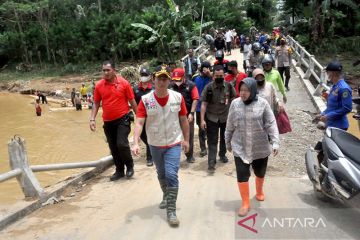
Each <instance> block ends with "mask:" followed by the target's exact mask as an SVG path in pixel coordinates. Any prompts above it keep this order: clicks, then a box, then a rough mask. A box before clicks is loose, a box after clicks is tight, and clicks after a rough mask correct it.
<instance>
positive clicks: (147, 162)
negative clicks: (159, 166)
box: [146, 159, 154, 167]
mask: <svg viewBox="0 0 360 240" xmlns="http://www.w3.org/2000/svg"><path fill="white" fill-rule="evenodd" d="M152 165H154V162H153V160H152V159H148V160H146V166H148V167H151V166H152Z"/></svg>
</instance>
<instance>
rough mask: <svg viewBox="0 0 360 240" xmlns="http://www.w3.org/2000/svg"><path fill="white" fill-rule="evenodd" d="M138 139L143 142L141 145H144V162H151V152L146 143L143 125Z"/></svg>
mask: <svg viewBox="0 0 360 240" xmlns="http://www.w3.org/2000/svg"><path fill="white" fill-rule="evenodd" d="M140 139H141V141H143V143H145V145H146V160H152V156H151V152H150V147H149V144H148V141H147V135H146V130H145V125H144V128H143V130H142V132H141V134H140Z"/></svg>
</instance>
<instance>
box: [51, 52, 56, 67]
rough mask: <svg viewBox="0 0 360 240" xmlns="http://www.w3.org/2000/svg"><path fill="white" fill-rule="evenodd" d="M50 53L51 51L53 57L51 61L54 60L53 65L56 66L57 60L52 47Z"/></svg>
mask: <svg viewBox="0 0 360 240" xmlns="http://www.w3.org/2000/svg"><path fill="white" fill-rule="evenodd" d="M51 53H52V57H53V61H54V65H55V66H57V62H56V55H55V51H54V49H51Z"/></svg>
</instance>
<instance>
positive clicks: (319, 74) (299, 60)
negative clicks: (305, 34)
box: [287, 36, 329, 96]
mask: <svg viewBox="0 0 360 240" xmlns="http://www.w3.org/2000/svg"><path fill="white" fill-rule="evenodd" d="M287 40H288V43H289V46H291V47H292V48H293V49H294V54H295V60H296V64H295V65H296V67H300V68H305V69H306V71H305V75H304V78H305V79H310V77H311V76H312V77H314V78H315V79H316V81H317V82H318V84H317V86H316V87H315V91H314V92H312V93H311V94H312V95H315V96H319V95H320V94H321V90H322V89H324V88H325V89H329V87H328V86H327V85H326V82H327V79H326V74H325V71H324V69H325V68H324V66H322V65H321V64H320V63H319V62H318V61H317V60H316V59H315V56H314V55H312V54H310V53H309V52H308V51H306V49H305V48H304V47H303V46H301V45H300V44H299V42H297V41H296V40H295V39H294V38H292V37H291V36H287Z"/></svg>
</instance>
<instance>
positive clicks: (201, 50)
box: [180, 44, 209, 62]
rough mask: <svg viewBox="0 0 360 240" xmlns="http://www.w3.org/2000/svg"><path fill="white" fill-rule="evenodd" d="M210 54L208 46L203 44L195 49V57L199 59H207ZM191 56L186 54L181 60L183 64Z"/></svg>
mask: <svg viewBox="0 0 360 240" xmlns="http://www.w3.org/2000/svg"><path fill="white" fill-rule="evenodd" d="M208 53H209V47H208V46H207V45H204V44H201V45H200V46H199V47H197V48H196V49H194V56H196V57H197V58H199V59H201V60H202V59H205V58H206V57H207V54H208ZM188 57H189V55H188V54H186V55H185V56H184V57H182V58H181V59H180V61H181V62H184V61H185V59H186V58H188Z"/></svg>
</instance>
